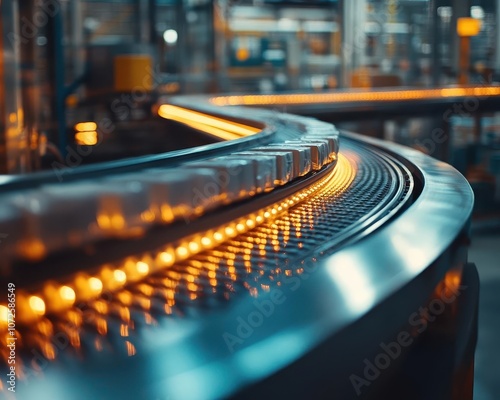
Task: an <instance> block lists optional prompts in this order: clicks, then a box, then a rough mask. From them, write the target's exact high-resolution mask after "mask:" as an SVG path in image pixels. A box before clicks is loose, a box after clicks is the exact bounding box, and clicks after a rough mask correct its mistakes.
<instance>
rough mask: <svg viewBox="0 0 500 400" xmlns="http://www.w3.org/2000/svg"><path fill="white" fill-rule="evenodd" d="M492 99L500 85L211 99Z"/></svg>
mask: <svg viewBox="0 0 500 400" xmlns="http://www.w3.org/2000/svg"><path fill="white" fill-rule="evenodd" d="M468 96H476V97H488V96H500V86H480V87H456V88H443V89H411V90H385V91H384V90H381V91H373V92H370V91H352V92H342V93H339V92H336V93H311V94H300V93H297V94H271V95H242V96H218V97H213V98H211V99H210V102H211V103H213V104H215V105H217V106H236V105H272V104H318V103H357V102H369V101H381V102H382V101H412V100H422V99H425V100H430V99H440V98H447V97H468Z"/></svg>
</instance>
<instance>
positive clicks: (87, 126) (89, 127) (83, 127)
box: [75, 122, 97, 132]
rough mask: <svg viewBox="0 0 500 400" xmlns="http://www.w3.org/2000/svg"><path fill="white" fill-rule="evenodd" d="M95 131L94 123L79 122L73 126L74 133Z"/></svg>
mask: <svg viewBox="0 0 500 400" xmlns="http://www.w3.org/2000/svg"><path fill="white" fill-rule="evenodd" d="M95 130H97V124H96V123H95V122H79V123H78V124H76V125H75V131H77V132H89V131H95Z"/></svg>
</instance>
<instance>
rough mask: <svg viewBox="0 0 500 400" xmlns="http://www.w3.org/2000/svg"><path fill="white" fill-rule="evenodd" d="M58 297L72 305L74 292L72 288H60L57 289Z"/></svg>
mask: <svg viewBox="0 0 500 400" xmlns="http://www.w3.org/2000/svg"><path fill="white" fill-rule="evenodd" d="M59 295H60V296H61V299H63V300H64V301H67V302H69V303H71V304H73V303H74V301H75V298H76V295H75V291H74V290H73V289H72V288H70V287H69V286H62V287H61V288H60V289H59Z"/></svg>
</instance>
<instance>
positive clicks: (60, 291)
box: [0, 155, 353, 330]
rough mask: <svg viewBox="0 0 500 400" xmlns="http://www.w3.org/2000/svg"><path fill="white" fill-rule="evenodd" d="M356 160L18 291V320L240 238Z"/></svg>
mask: <svg viewBox="0 0 500 400" xmlns="http://www.w3.org/2000/svg"><path fill="white" fill-rule="evenodd" d="M352 169H353V167H352V165H351V164H350V162H349V161H348V160H347V159H346V158H345V157H343V156H342V155H340V156H339V160H338V164H337V167H336V169H335V170H334V172H333V173H331V174H329V175H328V176H326V177H324V178H322V179H321V180H319V181H318V182H315V183H314V184H313V185H311V186H309V187H308V188H306V189H304V190H302V191H300V192H298V193H296V194H294V195H292V196H290V197H287V198H285V199H284V200H281V201H279V202H277V203H274V204H273V205H270V206H268V207H266V208H264V209H262V210H259V211H258V212H255V213H252V214H248V215H246V216H244V217H241V218H239V219H237V220H235V221H231V222H230V223H227V224H224V225H221V226H219V227H217V228H215V229H211V230H208V231H206V232H203V233H198V234H196V235H191V236H189V237H186V238H184V239H182V240H181V241H178V242H175V243H172V244H169V245H168V246H166V247H164V248H162V249H159V250H158V251H156V252H154V253H145V254H142V255H141V256H138V257H127V258H126V259H124V260H123V261H122V262H120V263H117V264H114V265H111V264H106V265H103V266H102V267H101V268H100V269H99V270H98V271H97V272H96V273H94V274H92V275H88V274H86V273H83V272H80V273H78V274H76V275H75V276H74V277H73V278H72V279H71V280H70V281H67V282H64V283H59V282H48V283H45V284H44V286H43V287H42V288H41V289H40V290H39V291H36V292H32V293H28V292H25V291H23V290H18V291H17V295H16V298H17V303H16V308H17V310H16V315H17V321H18V322H19V323H22V324H29V323H32V322H33V321H36V320H38V319H39V318H41V317H42V316H44V315H45V314H51V313H57V312H60V311H63V310H65V309H69V308H70V307H72V306H74V305H79V304H81V303H82V302H87V301H90V300H92V299H96V298H98V297H99V296H100V295H101V294H102V293H103V292H114V291H117V290H119V289H121V288H123V287H124V286H125V285H126V284H128V283H133V282H137V281H139V280H142V279H143V278H144V277H146V276H147V275H149V274H151V273H154V272H156V271H160V270H163V269H164V268H168V267H171V266H173V265H174V264H175V263H179V262H182V261H184V260H187V259H189V258H190V257H192V256H194V255H196V254H198V253H200V252H202V251H205V250H210V249H213V248H215V247H216V246H219V245H220V244H222V243H223V242H225V241H227V240H231V239H234V238H235V237H237V236H238V235H240V234H243V233H246V232H248V231H249V230H252V229H254V228H255V227H257V226H259V225H262V224H263V223H265V222H268V221H270V220H273V219H275V218H276V217H277V216H278V215H280V214H282V213H284V212H286V211H287V210H288V209H289V208H290V207H292V206H294V205H296V204H298V203H300V202H302V201H304V200H306V199H307V198H309V197H311V196H315V195H318V193H319V192H318V191H320V190H321V189H323V188H324V187H325V186H326V185H327V184H328V183H329V182H331V181H332V180H333V178H334V177H335V176H336V177H337V179H338V177H339V175H342V174H343V175H345V176H351V178H350V179H351V181H352ZM7 321H8V308H7V307H6V305H4V304H3V305H0V329H2V330H6V329H7Z"/></svg>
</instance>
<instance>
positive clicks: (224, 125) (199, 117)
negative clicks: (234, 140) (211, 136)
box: [158, 104, 260, 137]
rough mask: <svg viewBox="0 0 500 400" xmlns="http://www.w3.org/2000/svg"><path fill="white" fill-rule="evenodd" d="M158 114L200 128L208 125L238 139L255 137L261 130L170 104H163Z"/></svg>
mask: <svg viewBox="0 0 500 400" xmlns="http://www.w3.org/2000/svg"><path fill="white" fill-rule="evenodd" d="M158 114H159V115H160V117H162V118H165V119H172V120H177V121H178V120H179V119H182V120H184V121H190V123H191V124H193V123H197V124H200V126H202V125H206V126H209V127H212V128H217V129H221V130H223V131H227V132H229V133H232V134H234V135H238V137H244V136H250V135H254V134H255V133H257V132H260V129H259V128H255V127H253V126H249V125H244V124H239V123H237V122H232V121H228V120H225V119H222V118H217V117H213V116H211V115H208V114H203V113H201V112H198V111H192V110H188V109H186V108H183V107H178V106H172V105H169V104H163V105H162V106H160V108H159V110H158ZM180 122H181V121H180Z"/></svg>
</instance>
